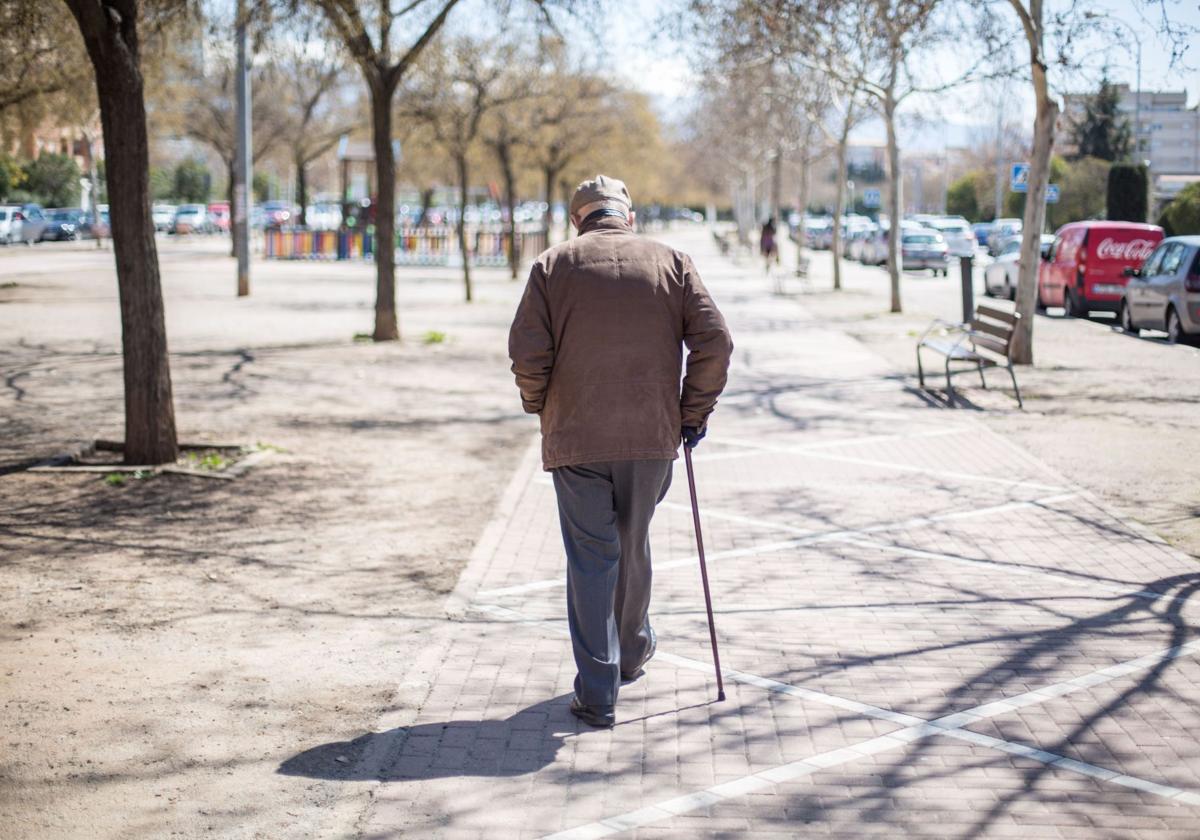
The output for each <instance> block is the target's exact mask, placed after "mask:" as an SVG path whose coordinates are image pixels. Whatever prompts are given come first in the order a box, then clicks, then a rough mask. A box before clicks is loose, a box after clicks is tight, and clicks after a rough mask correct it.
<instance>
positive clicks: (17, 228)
mask: <svg viewBox="0 0 1200 840" xmlns="http://www.w3.org/2000/svg"><path fill="white" fill-rule="evenodd" d="M20 212H21V208H20V207H14V206H11V205H10V206H3V207H0V243H3V244H5V245H12V244H13V243H15V242H16V241H17V240H18V239H19V238H20V237H21V220H20V219H18V218H17V214H19V213H20Z"/></svg>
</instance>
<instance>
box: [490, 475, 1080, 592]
mask: <svg viewBox="0 0 1200 840" xmlns="http://www.w3.org/2000/svg"><path fill="white" fill-rule="evenodd" d="M1073 495H1075V494H1073V493H1061V494H1058V495H1055V496H1046V497H1044V498H1041V499H1033V500H1032V501H1027V502H1004V503H1003V504H999V505H991V506H989V507H983V508H973V509H971V510H961V511H950V512H948V513H941V514H936V515H934V516H916V517H911V518H909V519H903V520H900V521H899V522H882V523H880V524H878V525H868V526H865V527H863V528H850V529H846V530H842V531H824V532H821V531H818V532H816V533H812V534H810V535H809V536H805V537H797V538H795V539H790V540H781V541H778V542H771V543H765V544H763V545H755V546H749V547H747V548H733V549H728V550H725V551H715V552H712V553H711V554H708V555H706V559H707V560H708V561H709V562H713V561H716V560H733V559H736V558H739V557H754V556H756V555H759V554H768V553H770V552H772V551H783V550H786V549H789V548H798V547H801V546H806V545H814V544H817V543H824V542H841V543H847V542H850V540H852V539H853V538H854V537H858V536H860V535H864V534H879V533H884V532H886V531H897V530H911V529H913V528H923V527H925V526H927V525H935V524H937V523H939V522H947V521H954V520H959V519H973V518H975V517H979V516H989V515H991V514H993V513H1006V512H1008V511H1011V510H1020V509H1023V508H1029V507H1039V506H1044V505H1047V504H1052V503H1054V502H1059V501H1064V500H1066V499H1069V498H1071V497H1072V496H1073ZM688 509H689V510H690V508H688ZM705 515H707V513H706V514H705ZM698 562H699V558H698V557H697V556H696V555H692V556H691V557H683V558H680V559H679V560H668V561H666V562H663V563H655V564H654V568H655V569H657V570H659V571H665V570H667V569H679V568H683V567H685V566H695V565H696V564H697V563H698ZM559 586H566V575H563V577H561V578H545V579H543V580H535V581H530V582H529V583H521V584H516V585H514V586H504V587H500V588H497V589H487V590H483V591H481V592H479V593H478V597H480V598H494V597H497V596H501V595H519V594H522V593H524V592H535V591H538V590H542V589H554V588H556V587H559Z"/></svg>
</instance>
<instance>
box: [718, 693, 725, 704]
mask: <svg viewBox="0 0 1200 840" xmlns="http://www.w3.org/2000/svg"><path fill="white" fill-rule="evenodd" d="M717 702H718V703H724V702H725V692H724V691H718V692H717Z"/></svg>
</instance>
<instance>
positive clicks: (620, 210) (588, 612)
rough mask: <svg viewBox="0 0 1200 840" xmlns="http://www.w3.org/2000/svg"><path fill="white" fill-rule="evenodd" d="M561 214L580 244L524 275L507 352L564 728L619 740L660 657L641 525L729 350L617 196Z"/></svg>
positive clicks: (583, 190) (719, 378) (694, 285)
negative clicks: (548, 500) (646, 673)
mask: <svg viewBox="0 0 1200 840" xmlns="http://www.w3.org/2000/svg"><path fill="white" fill-rule="evenodd" d="M570 214H571V221H572V222H573V223H574V225H575V227H576V228H577V229H578V231H579V236H577V237H576V238H574V239H571V240H568V241H567V242H563V243H561V244H559V245H556V246H554V247H553V248H551V249H549V250H548V251H546V252H544V253H543V254H542V255H541V256H540V257H538V259H537V261H536V262H535V263H534V264H533V268H532V269H531V270H530V272H529V282H528V284H527V285H526V287H525V294H524V297H522V299H521V303H520V305H519V306H518V308H517V313H516V317H515V318H514V319H513V324H512V329H511V331H510V333H509V342H508V347H509V356H510V357H511V358H512V362H513V365H512V370H513V373H514V374H515V375H516V380H517V387H518V388H519V389H520V392H521V402H522V404H523V405H524V407H525V410H526V411H527V412H529V413H531V414H537V415H538V416H539V417H540V418H541V427H542V465H543V467H544V468H545V469H546V470H548V471H550V473H551V474H552V476H553V479H554V489H555V493H556V495H557V497H558V511H559V521H560V524H561V527H562V535H563V544H564V546H565V548H566V555H567V618H568V623H569V626H570V630H571V645H572V648H573V651H574V655H575V664H576V667H577V668H578V675H577V676H576V677H575V697H574V698H573V699H572V701H571V712H572V713H573V714H574V715H575V716H576V717H578V718H580V719H581V720H583V721H584V722H586V723H588V724H591V725H592V726H612V725H613V723H614V722H615V721H616V716H615V712H614V708H615V705H616V702H617V693H618V690H619V688H620V686H621V684H622V683H627V682H631V681H633V680H636V679H638V678H639V677H641V676H642V674H643V666H644V665H645V664H646V662H647V661H648V660H649V659H650V657H652V656H653V655H654V651H655V647H656V644H657V640H656V637H655V634H654V630H653V628H652V627H651V626H650V618H649V608H650V580H651V569H650V538H649V531H650V519H651V517H653V515H654V508H655V506H656V505H657V504H658V503H659V502H660V501H662V499H663V497H664V496H666V493H667V489H668V488H669V487H670V484H671V468H672V462H673V461H674V459H675V458H677V457H678V452H679V443H680V440H681V438H682V440H683V441H684V445H685V446H688V447H694V446H696V445H697V444H698V443H699V442H700V440H701V439H702V438H703V437H704V435H705V433H706V430H707V423H708V416H709V414H711V413H712V410H713V408H714V406H716V403H717V397H718V396H719V395H720V393H721V391H722V389H724V387H725V380H726V375H727V372H728V369H729V357H730V354H731V353H732V352H733V343H732V341H731V340H730V336H729V330H728V328H727V327H726V326H725V319H724V318H723V317H722V316H721V313H720V311H718V309H717V307H716V305H715V304H714V303H713V300H712V298H711V297H710V296H709V294H708V291H707V290H706V289H705V288H704V284H703V283H701V282H700V277H699V275H698V274H697V273H696V267H695V265H693V264H692V260H691V258H690V257H689V256H687V255H686V254H682V253H680V252H679V251H676V250H674V249H672V248H669V247H667V246H666V245H663V244H661V243H659V242H655V241H653V240H650V239H646V238H643V237H641V236H638V235H637V234H635V233H634V232H633V223H634V212H633V202H632V200H631V199H630V197H629V191H628V189H626V187H625V184H624V183H622V182H621V181H618V180H616V179H615V178H609V177H606V176H604V175H597V176H596V177H595V178H594V179H592V180H590V181H585V182H583V183H582V184H580V185H579V187H578V188H577V189H576V191H575V194H574V196H573V197H572V199H571V206H570ZM685 345H686V347H687V349H688V356H687V368H686V372H685V371H684V370H683V347H684V346H685ZM681 373H683V374H684V376H683V380H682V386H681V385H680V375H681Z"/></svg>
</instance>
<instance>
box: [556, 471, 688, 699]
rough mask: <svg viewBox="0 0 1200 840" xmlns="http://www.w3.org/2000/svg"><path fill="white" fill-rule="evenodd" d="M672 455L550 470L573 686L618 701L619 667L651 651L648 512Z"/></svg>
mask: <svg viewBox="0 0 1200 840" xmlns="http://www.w3.org/2000/svg"><path fill="white" fill-rule="evenodd" d="M671 465H672V461H670V460H657V461H605V462H601V463H595V464H578V465H575V466H569V467H558V468H557V469H555V470H553V471H552V473H553V476H554V490H555V493H556V494H557V496H558V517H559V522H560V524H561V525H562V535H563V544H564V546H565V547H566V550H567V619H568V623H569V625H570V628H571V646H572V648H573V650H574V653H575V665H576V667H577V668H578V669H579V674H578V676H576V677H575V694H576V695H577V696H578V697H579V699H580V701H582V702H583V703H586V704H587V705H589V706H611V705H613V704H615V703H616V700H617V690H618V689H619V688H620V685H621V673H622V672H625V673H626V674H631V673H633V672H634V671H636V670H637V669H638V668H639V667H640V666H641V665H642V663H643V662H644V661H645V659H646V656H647V655H648V654H649V652H650V646H651V638H652V636H651V634H652V632H653V631H652V630H651V629H650V618H649V610H650V519H651V517H653V516H654V508H655V506H656V505H657V504H658V503H659V502H661V501H662V499H663V497H664V496H666V495H667V489H668V488H669V487H670V486H671Z"/></svg>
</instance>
